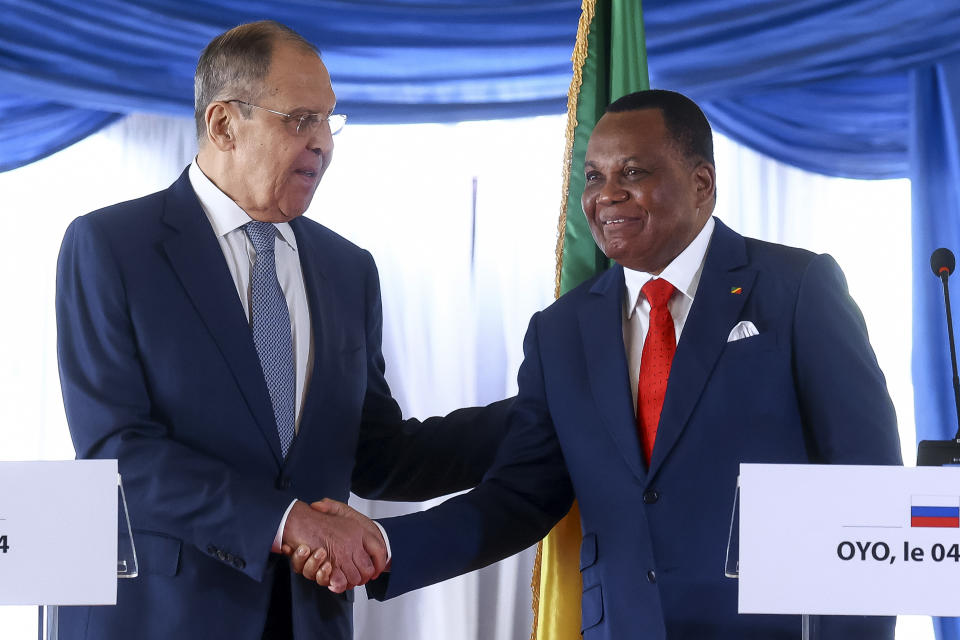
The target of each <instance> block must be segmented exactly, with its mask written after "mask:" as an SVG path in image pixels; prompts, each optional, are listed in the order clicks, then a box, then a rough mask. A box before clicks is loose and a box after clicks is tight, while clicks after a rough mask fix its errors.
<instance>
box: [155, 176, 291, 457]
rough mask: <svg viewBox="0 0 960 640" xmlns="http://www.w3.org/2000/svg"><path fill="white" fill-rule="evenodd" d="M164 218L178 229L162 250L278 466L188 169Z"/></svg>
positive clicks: (263, 390) (236, 308) (264, 397)
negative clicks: (237, 387)
mask: <svg viewBox="0 0 960 640" xmlns="http://www.w3.org/2000/svg"><path fill="white" fill-rule="evenodd" d="M163 220H164V222H165V223H166V224H168V225H169V226H170V227H172V228H173V229H175V230H176V233H175V234H173V235H171V236H170V237H169V238H167V239H166V240H164V241H163V250H164V252H165V253H166V255H167V258H168V259H169V260H170V264H171V265H172V267H173V270H174V271H175V272H176V274H177V277H178V278H179V279H180V282H181V283H182V284H183V287H184V289H186V291H187V295H188V296H189V297H190V300H191V302H192V303H193V305H194V307H195V308H196V310H197V313H198V314H199V315H200V317H201V319H202V320H203V322H204V324H205V325H206V327H207V330H208V331H209V332H210V335H211V337H212V338H213V340H214V342H216V344H217V347H218V348H219V349H220V353H221V354H223V357H224V359H225V360H226V361H227V364H228V365H229V367H230V370H231V371H232V372H233V376H234V379H235V380H236V382H237V385H238V386H239V387H240V391H241V393H242V394H243V397H244V399H245V400H246V403H247V406H248V407H249V408H250V412H251V413H252V414H253V416H254V418H255V420H256V422H257V426H258V427H259V428H260V431H261V432H262V434H263V437H264V438H265V439H266V441H267V443H268V445H269V446H270V450H271V451H272V452H273V455H274V457H275V458H276V460H277V463H278V464H280V463H281V461H282V460H283V455H282V454H281V450H280V437H279V435H278V434H277V427H276V419H275V418H274V415H273V408H272V406H271V405H270V396H269V393H268V391H267V385H266V382H265V381H264V378H263V370H262V369H261V367H260V359H259V358H258V356H257V351H256V348H255V347H254V344H253V339H252V338H251V334H250V327H249V326H248V324H247V319H246V317H245V315H244V313H243V306H242V304H241V303H240V300H239V299H238V298H237V288H236V286H235V285H234V283H233V278H232V277H231V275H230V270H229V269H228V268H227V264H226V261H225V260H224V258H223V251H222V250H221V249H220V245H219V244H218V242H217V238H216V236H215V235H214V233H213V229H212V228H211V227H210V223H209V222H208V221H207V218H206V216H205V215H204V213H203V210H202V209H201V208H200V202H199V201H198V200H197V197H196V194H195V193H194V192H193V187H192V186H191V185H190V180H189V178H188V176H187V172H186V171H184V172H183V174H182V175H181V176H180V178H179V179H178V180H177V182H175V183H174V184H173V186H171V187H170V189H168V190H167V194H166V198H165V201H164V212H163Z"/></svg>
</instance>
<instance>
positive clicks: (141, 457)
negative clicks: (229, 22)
mask: <svg viewBox="0 0 960 640" xmlns="http://www.w3.org/2000/svg"><path fill="white" fill-rule="evenodd" d="M335 102H336V98H335V96H334V93H333V90H332V88H331V86H330V78H329V75H328V74H327V71H326V69H325V68H324V65H323V63H322V62H321V61H320V58H319V56H318V54H317V52H316V50H315V49H314V48H313V46H312V45H310V44H309V43H308V42H306V41H305V40H303V39H302V38H301V37H300V36H299V35H297V34H296V33H294V32H292V31H291V30H289V29H288V28H286V27H284V26H282V25H279V24H277V23H274V22H260V23H252V24H248V25H242V26H240V27H237V28H235V29H232V30H230V31H228V32H226V33H224V34H222V35H221V36H219V37H217V38H216V39H214V40H213V41H212V42H211V43H210V44H209V45H208V47H207V48H206V50H205V51H204V53H203V55H202V56H201V58H200V61H199V64H198V66H197V77H196V119H197V133H198V138H199V141H200V150H199V153H198V155H197V158H196V161H195V162H194V163H193V164H192V165H191V166H190V167H189V168H188V169H187V170H185V171H184V172H183V174H182V175H181V177H180V178H179V179H178V180H177V181H176V182H175V183H174V184H173V185H172V186H171V187H170V188H168V189H166V190H164V191H161V192H159V193H155V194H153V195H149V196H146V197H144V198H140V199H138V200H133V201H131V202H125V203H122V204H118V205H115V206H112V207H108V208H106V209H103V210H101V211H97V212H94V213H92V214H89V215H87V216H83V217H81V218H78V219H77V220H75V221H74V222H73V224H71V226H70V228H69V229H68V231H67V233H66V236H65V238H64V241H63V246H62V250H61V254H60V260H59V264H58V273H57V323H58V354H59V360H60V370H61V380H62V387H63V396H64V403H65V406H66V412H67V417H68V422H69V425H70V432H71V436H72V438H73V442H74V446H75V448H76V452H77V455H78V457H81V458H117V459H118V460H119V466H120V472H121V474H122V476H123V481H124V486H125V489H126V496H127V500H128V503H129V507H130V516H131V522H132V525H133V529H134V540H135V543H136V551H137V557H138V560H139V568H140V576H139V577H138V578H136V579H134V580H122V581H120V584H119V587H118V596H117V598H118V602H117V606H116V607H92V608H90V607H78V608H69V609H65V610H64V611H63V612H62V616H61V629H60V633H61V637H63V638H68V639H79V638H87V639H89V640H110V639H115V640H120V639H125V638H137V639H139V640H143V639H147V640H149V639H156V640H171V639H174V638H175V639H178V640H183V639H190V638H197V639H204V640H206V639H208V638H230V640H241V639H244V638H246V639H249V640H260V639H270V640H280V639H283V640H289V639H290V638H297V639H301V638H318V639H330V640H347V639H348V638H350V637H351V630H352V619H351V602H350V601H351V600H352V597H348V596H349V594H347V595H342V594H334V593H331V592H329V591H326V590H321V589H317V588H315V587H314V586H312V585H310V584H309V583H306V582H304V581H303V580H300V579H299V578H292V577H291V575H290V573H289V569H288V566H287V565H288V561H287V559H286V558H285V557H284V556H283V555H281V554H279V553H271V549H272V550H273V551H274V552H279V551H280V549H281V546H282V545H294V546H295V545H297V544H298V543H304V544H308V545H310V546H313V547H320V548H324V549H325V551H326V552H327V553H329V554H330V556H331V557H333V558H336V559H337V561H338V562H339V563H341V566H342V567H343V570H344V573H345V574H346V575H347V576H348V577H349V578H350V579H351V580H354V581H362V580H366V579H369V578H371V577H373V576H375V575H376V574H377V573H379V571H380V570H381V569H382V568H383V566H384V564H385V563H386V560H387V548H386V547H385V545H384V542H383V539H382V537H381V535H380V532H379V531H378V530H377V528H376V527H375V526H371V525H370V523H362V524H360V523H357V522H350V521H346V520H338V519H334V518H333V517H331V516H327V515H324V514H322V513H319V512H317V511H314V510H312V509H310V508H309V507H308V506H307V505H306V503H305V502H301V501H299V500H298V498H299V499H303V500H305V501H307V502H310V501H315V500H319V499H320V498H323V497H332V498H336V499H338V500H346V498H347V496H348V493H349V492H350V490H351V489H352V490H353V491H354V492H355V493H357V494H358V495H361V496H364V497H369V498H382V499H399V500H422V499H426V498H429V497H434V496H437V495H443V494H446V493H450V492H453V491H457V490H462V489H465V488H468V487H470V486H473V485H475V484H476V483H477V482H479V481H480V479H481V477H482V475H483V472H484V471H485V470H486V469H487V467H489V465H490V463H491V462H492V460H493V456H494V452H495V450H496V447H497V445H498V444H499V441H500V439H501V436H502V432H503V430H504V425H505V423H506V418H505V416H506V408H507V406H506V404H507V403H499V404H497V405H492V406H491V407H489V408H485V409H468V410H461V411H458V412H454V413H453V414H451V415H450V416H447V417H446V418H434V419H431V420H428V421H425V422H423V423H420V422H417V421H413V420H407V421H404V420H403V419H402V417H401V415H400V411H399V408H398V406H397V403H396V402H395V401H394V400H393V398H392V397H391V395H390V390H389V388H388V387H387V384H386V381H385V379H384V361H383V357H382V355H381V328H382V314H381V306H380V291H379V281H378V276H377V271H376V267H375V265H374V262H373V259H372V257H371V256H370V254H369V253H367V252H366V251H364V250H362V249H360V248H358V247H356V246H354V245H353V244H351V243H350V242H348V241H346V240H345V239H343V238H341V237H339V236H338V235H336V234H335V233H333V232H331V231H330V230H328V229H326V228H324V227H323V226H321V225H319V224H317V223H315V222H312V221H310V220H307V219H304V218H301V217H299V216H300V214H302V213H303V212H304V210H306V208H307V206H308V205H309V203H310V201H311V199H312V197H313V194H314V191H315V190H316V187H317V184H318V183H319V181H320V178H321V176H322V175H323V173H324V171H325V170H326V168H327V166H328V165H329V163H330V158H331V154H332V151H333V138H332V136H333V134H334V133H335V131H334V129H335V128H339V127H340V126H342V124H343V119H342V117H339V116H336V115H332V114H333V110H334V105H335Z"/></svg>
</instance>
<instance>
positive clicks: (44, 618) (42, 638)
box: [37, 604, 60, 640]
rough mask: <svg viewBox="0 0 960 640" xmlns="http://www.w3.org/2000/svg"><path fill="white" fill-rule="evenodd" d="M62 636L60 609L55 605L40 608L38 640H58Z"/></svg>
mask: <svg viewBox="0 0 960 640" xmlns="http://www.w3.org/2000/svg"><path fill="white" fill-rule="evenodd" d="M59 636H60V607H58V606H57V605H55V604H51V605H43V606H41V607H40V620H39V621H38V623H37V640H56V639H57V638H58V637H59Z"/></svg>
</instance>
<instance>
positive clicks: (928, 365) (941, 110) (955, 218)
mask: <svg viewBox="0 0 960 640" xmlns="http://www.w3.org/2000/svg"><path fill="white" fill-rule="evenodd" d="M910 80H911V89H912V97H913V99H912V109H911V122H912V123H913V125H912V127H911V129H910V142H911V145H910V150H911V153H910V182H911V189H912V191H911V197H912V208H913V218H912V233H913V238H912V242H913V304H914V307H913V393H914V415H915V416H916V420H917V439H918V440H926V439H930V440H946V439H949V438H953V436H954V434H955V433H956V432H957V408H956V405H955V401H954V396H953V381H952V368H951V366H950V355H949V352H948V337H947V322H946V314H945V311H944V306H943V293H942V286H941V284H940V279H939V278H937V277H936V276H934V275H933V271H932V270H931V269H930V254H931V253H932V252H933V251H934V250H935V249H937V248H938V247H947V248H949V249H951V250H952V251H954V253H960V251H958V250H960V149H958V140H960V135H958V134H960V57H955V58H953V59H950V60H945V61H943V62H941V63H939V64H935V65H931V66H929V67H923V68H919V69H916V70H915V71H913V72H912V74H911V79H910ZM951 280H952V282H951V285H952V290H953V296H954V297H953V299H952V301H955V300H957V299H958V298H960V287H958V286H957V278H956V277H953V278H951ZM891 293H893V292H891ZM891 304H896V302H894V301H893V300H891ZM952 306H953V311H954V313H955V314H956V313H957V311H958V309H957V307H956V304H955V302H954V304H953V305H952ZM954 318H955V319H956V318H957V316H956V315H954ZM956 324H957V323H956V321H955V322H954V332H955V333H956V334H957V335H960V332H958V327H957V326H956ZM934 629H935V630H936V632H937V637H938V638H940V640H960V619H958V618H934Z"/></svg>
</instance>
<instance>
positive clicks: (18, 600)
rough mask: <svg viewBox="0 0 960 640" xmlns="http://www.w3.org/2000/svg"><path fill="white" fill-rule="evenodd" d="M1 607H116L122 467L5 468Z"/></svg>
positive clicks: (0, 515)
mask: <svg viewBox="0 0 960 640" xmlns="http://www.w3.org/2000/svg"><path fill="white" fill-rule="evenodd" d="M0 487H3V490H2V491H0V604H18V605H41V604H64V605H78V604H88V605H97V604H116V602H117V531H118V527H117V461H116V460H71V461H63V462H0Z"/></svg>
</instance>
